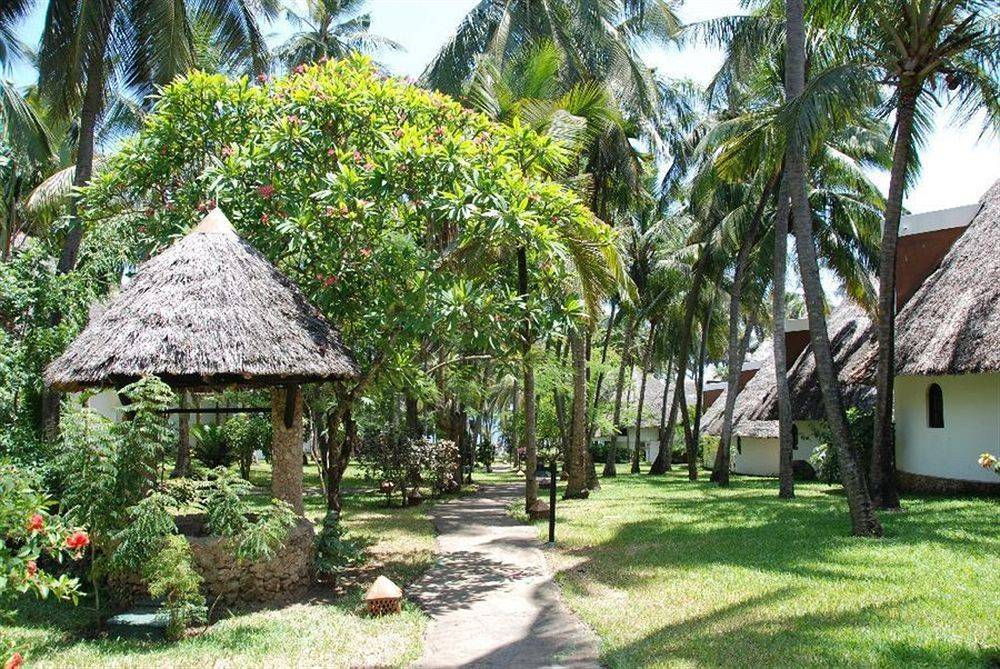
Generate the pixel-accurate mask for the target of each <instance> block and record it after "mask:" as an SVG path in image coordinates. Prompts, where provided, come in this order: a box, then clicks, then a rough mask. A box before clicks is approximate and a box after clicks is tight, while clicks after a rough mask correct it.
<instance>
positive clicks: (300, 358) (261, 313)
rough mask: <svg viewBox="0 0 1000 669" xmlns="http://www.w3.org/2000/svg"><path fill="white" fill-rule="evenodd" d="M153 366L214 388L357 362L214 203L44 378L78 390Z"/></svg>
mask: <svg viewBox="0 0 1000 669" xmlns="http://www.w3.org/2000/svg"><path fill="white" fill-rule="evenodd" d="M150 374H155V375H156V376H159V377H160V378H161V379H163V381H164V382H166V383H168V384H170V385H172V386H174V387H178V388H207V387H219V386H273V385H282V384H290V383H303V382H309V381H321V380H332V379H343V378H351V377H354V376H357V374H358V368H357V365H356V364H355V362H354V361H353V359H352V358H351V355H350V353H349V351H348V350H347V349H346V348H345V347H344V344H343V342H342V341H341V338H340V334H339V333H338V332H337V330H335V329H334V328H333V327H332V326H331V325H330V324H329V323H327V322H326V320H324V318H323V317H322V315H320V313H319V312H318V311H317V310H316V308H315V307H313V306H312V305H311V304H310V303H309V302H308V300H306V298H305V296H304V295H303V294H302V292H301V291H300V290H299V288H298V287H297V286H296V285H295V284H294V283H292V281H291V280H289V279H288V278H287V277H286V276H284V275H283V274H282V273H281V272H279V271H278V270H277V269H276V268H275V267H274V266H273V265H271V264H270V263H269V262H268V261H267V259H266V258H264V256H263V255H261V254H260V253H259V252H258V251H257V250H256V249H254V248H253V247H251V246H250V245H249V244H248V243H247V242H245V241H244V240H242V239H241V238H240V237H239V236H238V235H237V234H236V231H235V230H234V229H233V227H232V225H231V224H230V223H229V221H228V220H227V219H226V216H225V214H223V213H222V211H220V210H219V209H215V210H213V211H212V212H211V213H209V214H208V216H206V217H205V219H204V220H203V221H202V222H201V224H200V225H198V226H197V227H196V228H195V229H194V230H192V231H191V232H190V233H189V234H188V235H186V236H185V237H183V238H181V239H179V240H178V241H177V242H175V243H174V244H173V245H172V246H170V247H169V248H167V249H166V250H165V251H163V252H162V253H160V254H159V255H157V256H155V257H153V258H151V259H150V260H148V261H147V262H145V263H144V264H143V265H142V266H140V268H139V270H138V273H137V274H136V275H135V277H134V279H133V280H132V281H131V283H129V284H128V286H126V287H125V288H124V289H123V290H122V291H121V292H120V293H119V294H118V295H117V296H115V297H114V298H113V299H112V300H111V302H110V303H109V304H108V306H107V308H106V309H105V310H104V311H103V312H102V313H100V314H98V315H97V316H96V317H94V318H93V319H92V320H91V322H90V323H89V324H88V325H87V327H86V328H85V329H84V330H83V332H81V333H80V335H79V336H78V337H77V338H76V339H75V340H74V341H73V343H72V344H70V346H69V347H68V348H67V349H66V351H65V353H63V355H62V356H60V357H59V358H58V359H57V360H55V361H54V362H53V363H52V364H51V365H49V367H48V369H47V370H46V373H45V379H46V382H47V383H48V384H49V385H51V386H53V387H55V388H58V389H61V390H69V391H71V390H79V389H81V388H85V387H120V386H122V385H124V384H127V383H130V382H132V381H134V380H136V379H138V378H140V377H142V376H144V375H150Z"/></svg>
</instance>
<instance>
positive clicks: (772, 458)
mask: <svg viewBox="0 0 1000 669" xmlns="http://www.w3.org/2000/svg"><path fill="white" fill-rule="evenodd" d="M795 425H796V427H798V430H799V442H798V447H797V448H796V449H795V450H794V451H792V459H793V460H808V459H809V456H810V455H812V452H813V449H815V448H816V446H818V445H819V441H818V440H817V439H816V436H815V428H814V426H815V425H816V422H815V421H796V422H795ZM730 458H731V460H732V470H733V471H734V472H735V473H737V474H748V475H751V476H777V475H778V470H779V469H780V465H779V462H778V439H777V437H775V438H758V437H741V438H740V447H739V448H738V449H737V447H736V438H735V437H734V438H733V443H732V450H731V453H730Z"/></svg>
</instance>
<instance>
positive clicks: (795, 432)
mask: <svg viewBox="0 0 1000 669" xmlns="http://www.w3.org/2000/svg"><path fill="white" fill-rule="evenodd" d="M792 450H793V451H797V450H799V426H798V425H792Z"/></svg>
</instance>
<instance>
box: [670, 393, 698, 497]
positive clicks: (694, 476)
mask: <svg viewBox="0 0 1000 669" xmlns="http://www.w3.org/2000/svg"><path fill="white" fill-rule="evenodd" d="M674 397H675V398H676V402H677V405H678V406H679V407H680V410H681V426H682V427H683V429H684V446H685V451H686V452H687V469H688V480H690V481H697V480H698V444H696V443H694V439H692V438H691V416H690V415H689V413H688V403H687V390H686V389H685V388H684V384H683V383H682V384H681V385H679V386H677V389H676V391H675V392H674Z"/></svg>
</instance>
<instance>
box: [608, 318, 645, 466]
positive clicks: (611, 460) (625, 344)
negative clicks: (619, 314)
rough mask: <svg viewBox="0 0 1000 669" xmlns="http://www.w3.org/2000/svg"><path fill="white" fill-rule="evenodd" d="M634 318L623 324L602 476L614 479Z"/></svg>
mask: <svg viewBox="0 0 1000 669" xmlns="http://www.w3.org/2000/svg"><path fill="white" fill-rule="evenodd" d="M637 320H638V319H636V318H635V317H632V318H628V319H627V320H626V323H625V337H624V338H623V339H622V359H621V362H620V363H619V364H618V382H617V384H616V385H615V411H614V414H613V417H612V423H614V432H613V434H612V435H611V440H610V441H609V442H608V452H607V458H606V460H605V462H604V472H603V473H602V475H603V476H605V477H608V478H614V477H615V476H617V475H618V465H617V462H616V461H617V459H618V435H619V434H620V433H621V418H622V391H623V390H624V388H625V370H626V369H627V368H628V366H629V362H630V360H631V357H632V353H631V352H632V339H633V338H634V337H635V326H636V323H637ZM630 380H631V379H630Z"/></svg>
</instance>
